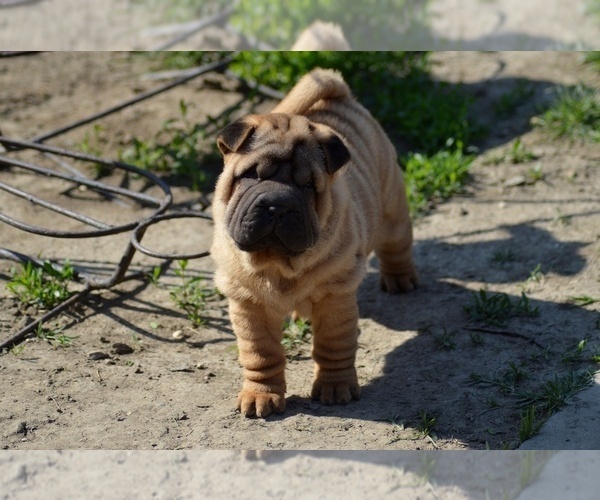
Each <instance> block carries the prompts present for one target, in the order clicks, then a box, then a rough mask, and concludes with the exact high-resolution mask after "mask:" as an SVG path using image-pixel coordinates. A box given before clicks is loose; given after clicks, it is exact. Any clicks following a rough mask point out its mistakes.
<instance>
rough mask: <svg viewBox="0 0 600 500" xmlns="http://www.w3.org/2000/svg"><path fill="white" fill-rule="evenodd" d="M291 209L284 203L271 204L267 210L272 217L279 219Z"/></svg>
mask: <svg viewBox="0 0 600 500" xmlns="http://www.w3.org/2000/svg"><path fill="white" fill-rule="evenodd" d="M288 211H289V207H286V206H284V205H269V207H268V208H267V212H268V213H269V216H270V217H271V219H279V218H280V217H281V216H282V215H285V214H286V213H287V212H288Z"/></svg>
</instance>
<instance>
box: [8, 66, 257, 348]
mask: <svg viewBox="0 0 600 500" xmlns="http://www.w3.org/2000/svg"><path fill="white" fill-rule="evenodd" d="M233 57H234V56H233V55H232V56H229V57H226V58H224V59H221V60H220V61H216V62H212V63H209V64H205V65H203V66H200V67H198V68H194V69H193V70H191V71H190V72H186V74H184V75H182V76H181V77H179V78H176V79H174V80H173V81H171V82H169V83H167V84H164V85H161V86H159V87H156V88H154V89H151V90H149V91H147V92H144V93H142V94H139V95H137V96H135V97H134V98H132V99H128V100H125V101H123V102H121V103H119V104H117V105H115V106H112V107H110V108H108V109H106V110H103V111H101V112H99V113H96V114H93V115H91V116H88V117H86V118H84V119H81V120H77V121H76V122H73V123H71V124H67V125H66V126H63V127H60V128H58V129H56V130H54V131H51V132H48V133H46V134H42V135H39V136H37V137H35V138H34V139H33V140H32V141H22V140H17V139H12V138H8V137H4V136H1V135H0V144H1V145H2V146H3V147H4V148H5V150H6V153H5V154H1V155H0V167H2V166H4V167H8V168H13V169H24V170H26V171H28V172H29V173H32V174H34V175H39V176H45V177H51V178H57V179H61V180H63V181H66V182H70V183H72V184H73V186H74V187H80V186H86V187H87V188H89V189H91V190H94V191H96V192H98V193H100V194H102V196H105V197H107V198H115V197H116V196H120V197H122V198H129V199H130V200H134V201H135V202H137V203H140V204H142V205H145V206H148V207H151V208H153V212H152V213H151V215H150V216H148V217H146V218H144V219H141V220H135V221H133V222H128V223H126V224H121V225H111V224H107V223H104V222H101V221H98V220H96V219H94V218H93V217H89V216H87V215H84V214H82V213H78V212H75V211H72V210H69V209H66V208H64V207H61V206H60V205H57V204H55V203H51V202H48V201H46V200H43V199H41V198H39V197H37V196H35V195H33V194H31V193H28V192H26V191H23V190H22V189H19V188H17V187H15V186H11V185H10V184H8V183H6V182H3V181H2V180H0V190H3V191H5V192H7V193H9V194H11V195H13V196H16V197H19V198H22V199H26V200H28V201H29V202H30V203H32V204H33V205H37V206H39V207H42V208H44V209H46V210H49V211H52V212H54V213H58V214H61V215H63V216H65V217H68V218H71V219H74V220H77V221H79V222H81V223H82V224H84V225H85V226H87V228H86V229H84V230H80V231H63V230H55V229H48V228H45V227H39V226H35V225H32V224H29V223H27V222H25V221H22V220H17V219H15V218H13V217H10V216H9V215H8V214H6V213H5V212H3V211H2V207H0V222H2V223H5V224H8V225H10V226H13V227H15V228H17V229H19V230H22V231H26V232H29V233H32V234H36V235H40V236H46V237H50V238H99V237H103V236H109V235H116V234H121V233H125V232H131V238H130V240H129V243H128V244H127V246H126V248H125V251H124V253H123V255H122V257H121V259H120V260H119V262H118V263H117V265H116V268H115V269H114V271H113V272H112V274H111V275H110V276H109V277H108V278H100V277H98V276H95V275H92V274H87V273H83V272H79V273H76V275H75V279H76V280H77V281H79V282H80V283H82V284H83V285H84V286H83V289H82V290H81V291H79V292H77V293H76V294H74V295H73V296H71V297H70V298H69V299H67V300H66V301H65V302H62V303H61V304H59V305H58V306H56V307H55V308H54V309H52V310H50V311H48V312H47V313H46V314H44V315H43V316H42V317H41V318H38V319H37V320H35V321H34V322H32V323H29V324H28V325H26V326H25V327H24V328H22V329H21V330H19V331H18V332H16V333H15V334H13V335H12V336H11V337H10V338H8V339H6V340H4V341H0V349H2V348H4V347H9V346H12V345H15V344H17V343H19V342H21V341H22V340H23V339H24V338H25V337H26V336H27V335H28V334H29V333H30V332H32V331H33V330H34V329H35V328H36V327H37V326H38V325H39V324H41V323H43V322H46V321H48V320H49V319H51V318H52V317H55V316H56V315H58V314H59V313H60V312H62V311H64V310H66V309H67V308H69V307H70V306H71V305H73V304H74V303H76V302H78V301H79V300H81V299H83V298H84V297H85V296H86V295H88V294H89V293H90V292H91V291H93V290H99V289H107V288H111V287H113V286H115V285H117V284H119V283H121V282H123V281H126V280H131V279H139V278H141V277H143V275H144V273H143V272H138V273H129V274H127V271H128V269H129V266H130V264H131V261H132V259H133V257H134V255H135V253H136V251H140V252H142V253H144V254H146V255H149V256H152V257H155V258H159V259H164V260H165V261H166V262H167V263H168V262H170V261H172V260H182V259H198V258H201V257H206V256H207V255H209V252H208V250H203V251H200V252H197V253H193V254H179V255H174V254H163V253H160V252H157V251H154V250H151V249H149V248H146V247H144V246H143V245H142V243H141V241H142V238H143V236H144V234H145V232H146V230H147V229H148V228H149V227H150V226H151V225H153V224H157V223H159V222H164V221H168V220H171V219H176V218H177V219H180V218H201V219H208V220H210V216H209V215H207V214H205V213H202V212H193V211H190V212H170V213H167V210H168V209H169V208H170V206H171V204H172V203H173V196H172V194H171V190H170V188H169V186H168V185H167V184H166V183H165V182H164V181H163V180H161V179H160V178H159V177H157V176H155V175H154V174H152V173H151V172H148V171H147V170H143V169H140V168H137V167H135V166H133V165H128V164H126V163H122V162H118V161H111V160H107V159H104V158H98V157H95V156H92V155H88V154H84V153H78V152H74V151H68V150H65V149H61V148H58V147H54V146H49V145H46V144H42V142H43V141H45V140H47V139H50V138H53V137H57V136H58V135H61V134H64V133H66V132H68V131H70V130H73V129H75V128H77V127H80V126H82V125H85V124H87V123H91V122H93V121H95V120H98V119H99V118H102V117H104V116H108V115H109V114H111V113H115V112H117V111H120V110H122V109H124V108H126V107H128V106H131V105H134V104H137V103H139V102H141V101H143V100H145V99H149V98H151V97H154V96H156V95H158V94H160V93H162V92H165V91H167V90H170V89H172V88H175V87H176V86H178V85H181V84H183V83H186V82H188V81H190V80H192V79H193V78H196V77H198V76H200V75H203V74H205V73H208V72H210V71H223V70H224V69H225V68H226V67H227V65H228V64H229V63H230V62H231V61H232V60H233ZM259 91H260V90H259ZM27 149H31V150H36V151H39V152H41V153H43V154H44V155H46V156H48V157H49V158H51V159H52V160H54V161H56V162H57V163H59V164H61V165H62V166H63V167H65V168H66V169H67V170H68V171H69V172H70V173H63V172H59V171H55V170H52V169H48V168H45V167H41V166H39V165H35V164H33V163H30V162H26V161H23V160H20V159H17V158H13V157H11V156H9V155H10V153H11V152H15V151H21V150H27ZM61 158H70V159H73V160H77V161H81V162H87V163H92V164H95V165H100V166H102V167H105V168H108V169H111V170H112V171H118V170H121V171H126V172H130V173H134V174H136V175H138V176H140V177H142V178H144V179H145V180H146V181H147V182H148V183H150V184H152V185H154V186H157V187H158V188H159V189H160V190H161V191H162V196H161V197H156V196H150V195H148V194H145V193H141V192H137V191H133V190H130V189H125V188H122V187H117V186H111V185H108V184H105V183H103V182H99V181H97V180H92V179H89V178H87V177H86V176H84V175H83V174H81V173H80V172H79V171H78V170H77V169H75V167H73V166H72V165H70V164H69V163H64V162H63V161H62V160H61ZM0 173H1V168H0ZM0 259H7V260H12V261H15V262H20V263H27V262H31V263H32V264H33V265H36V266H41V265H42V262H41V261H40V260H39V259H35V258H33V257H30V256H27V255H24V254H21V253H18V252H15V251H12V250H10V249H7V248H0ZM54 267H60V266H58V265H56V264H55V265H54Z"/></svg>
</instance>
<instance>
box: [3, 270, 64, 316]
mask: <svg viewBox="0 0 600 500" xmlns="http://www.w3.org/2000/svg"><path fill="white" fill-rule="evenodd" d="M11 274H12V278H11V280H10V281H9V282H8V283H7V284H6V288H7V289H8V290H9V291H10V292H12V293H13V294H14V295H16V296H17V297H18V299H19V300H20V301H21V302H23V303H24V304H27V305H32V306H35V307H37V308H39V309H52V308H53V307H55V306H57V305H58V304H60V303H61V302H64V301H65V300H67V299H68V298H69V297H70V296H71V295H73V293H75V292H71V291H69V288H68V282H69V281H70V280H71V279H72V278H73V276H74V269H73V267H72V266H71V264H70V263H69V262H68V261H66V262H65V263H64V264H63V266H62V268H60V269H58V268H55V267H54V266H53V265H52V263H51V262H50V261H49V260H45V261H44V262H43V264H42V266H41V267H40V266H36V265H34V264H33V263H32V262H27V263H25V264H23V265H22V267H21V269H19V270H17V269H14V268H13V269H12V270H11Z"/></svg>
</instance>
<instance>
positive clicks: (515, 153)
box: [484, 139, 537, 165]
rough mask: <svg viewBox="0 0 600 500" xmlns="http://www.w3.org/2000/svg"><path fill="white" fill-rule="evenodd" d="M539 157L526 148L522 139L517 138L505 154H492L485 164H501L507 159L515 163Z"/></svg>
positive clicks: (526, 161) (527, 161)
mask: <svg viewBox="0 0 600 500" xmlns="http://www.w3.org/2000/svg"><path fill="white" fill-rule="evenodd" d="M535 159H537V156H536V155H535V154H533V152H531V151H529V150H528V149H526V148H525V145H524V144H523V142H522V141H521V139H517V140H515V142H513V144H512V146H511V147H510V149H509V150H508V151H506V152H505V153H503V154H500V155H495V156H492V157H491V158H488V159H487V160H486V161H485V162H484V164H486V165H490V164H491V165H499V164H500V163H503V162H505V161H508V162H510V163H514V164H520V163H529V162H531V161H533V160H535Z"/></svg>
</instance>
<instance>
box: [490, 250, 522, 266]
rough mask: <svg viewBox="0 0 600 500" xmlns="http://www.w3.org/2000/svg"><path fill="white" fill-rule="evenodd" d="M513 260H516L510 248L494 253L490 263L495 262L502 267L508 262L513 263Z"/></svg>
mask: <svg viewBox="0 0 600 500" xmlns="http://www.w3.org/2000/svg"><path fill="white" fill-rule="evenodd" d="M515 259H516V257H515V254H514V253H513V251H512V250H511V249H510V248H508V249H506V250H497V251H495V252H494V255H493V256H492V262H495V263H497V264H500V265H504V264H506V263H508V262H514V261H515Z"/></svg>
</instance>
